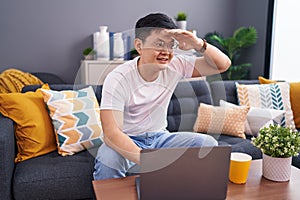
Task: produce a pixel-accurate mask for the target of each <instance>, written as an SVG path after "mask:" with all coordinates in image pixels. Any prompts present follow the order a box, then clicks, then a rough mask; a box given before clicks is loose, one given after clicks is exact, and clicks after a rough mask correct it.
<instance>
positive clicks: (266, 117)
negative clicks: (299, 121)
mask: <svg viewBox="0 0 300 200" xmlns="http://www.w3.org/2000/svg"><path fill="white" fill-rule="evenodd" d="M220 106H221V107H239V105H235V104H233V103H229V102H227V101H224V100H220ZM284 114H285V111H283V110H275V109H268V108H257V107H250V110H249V112H248V114H247V121H246V124H245V134H247V135H253V136H257V133H258V132H259V130H260V129H261V128H263V127H265V126H268V125H269V124H273V122H275V123H277V124H280V123H281V120H282V118H283V116H284Z"/></svg>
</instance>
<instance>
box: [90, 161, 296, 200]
mask: <svg viewBox="0 0 300 200" xmlns="http://www.w3.org/2000/svg"><path fill="white" fill-rule="evenodd" d="M261 165H262V160H253V161H252V163H251V166H250V171H249V175H248V180H247V183H246V184H243V185H238V184H234V183H231V182H229V183H228V190H227V199H228V200H230V199H243V200H247V199H251V200H253V199H255V200H257V199H273V200H277V199H278V200H282V199H289V200H294V199H295V200H298V199H300V192H299V190H300V169H298V168H296V167H294V166H293V167H292V174H291V179H290V181H288V182H274V181H269V180H267V179H265V178H263V177H262V167H261ZM135 177H136V176H129V177H125V178H118V179H107V180H101V181H93V187H94V191H95V195H96V198H97V199H98V200H106V199H107V200H114V199H116V200H117V199H118V200H119V199H122V200H127V199H128V200H135V199H137V195H136V187H135Z"/></svg>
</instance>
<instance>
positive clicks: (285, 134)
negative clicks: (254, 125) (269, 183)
mask: <svg viewBox="0 0 300 200" xmlns="http://www.w3.org/2000/svg"><path fill="white" fill-rule="evenodd" d="M252 143H253V144H254V146H256V147H258V148H260V149H261V150H262V153H263V165H262V167H263V169H262V170H263V176H264V177H265V178H267V179H269V180H273V181H279V182H281V181H289V180H290V175H291V165H292V157H293V156H298V155H299V152H300V134H299V132H297V131H293V130H292V129H291V128H289V127H283V126H280V125H278V124H271V125H269V127H264V128H262V129H260V131H259V134H258V136H257V137H256V138H252Z"/></svg>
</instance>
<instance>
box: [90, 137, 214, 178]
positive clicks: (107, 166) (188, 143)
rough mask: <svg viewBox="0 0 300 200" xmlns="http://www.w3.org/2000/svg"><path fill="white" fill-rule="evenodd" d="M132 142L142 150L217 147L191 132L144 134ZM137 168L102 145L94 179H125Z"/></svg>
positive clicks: (209, 138) (208, 139)
mask: <svg viewBox="0 0 300 200" xmlns="http://www.w3.org/2000/svg"><path fill="white" fill-rule="evenodd" d="M130 138H131V139H132V140H133V142H134V143H135V144H136V145H137V146H139V147H140V148H142V149H152V148H169V147H202V146H217V145H218V143H217V141H216V140H215V139H214V138H213V137H211V136H210V135H205V134H201V133H193V132H176V133H170V132H168V131H164V132H155V133H144V134H140V135H138V136H130ZM138 169H139V166H137V164H136V163H134V162H132V161H130V160H128V159H126V158H124V157H123V156H122V155H120V154H119V153H118V152H116V151H115V150H114V149H112V148H110V147H109V146H107V145H106V144H105V143H103V144H102V145H101V146H100V147H99V149H98V152H97V157H96V159H95V170H94V173H93V175H94V179H95V180H102V179H108V178H120V177H125V176H126V174H128V173H138Z"/></svg>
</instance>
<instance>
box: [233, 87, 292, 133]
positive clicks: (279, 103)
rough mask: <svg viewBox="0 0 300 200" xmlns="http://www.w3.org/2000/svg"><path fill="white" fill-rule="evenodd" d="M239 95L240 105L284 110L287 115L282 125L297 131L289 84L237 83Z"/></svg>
mask: <svg viewBox="0 0 300 200" xmlns="http://www.w3.org/2000/svg"><path fill="white" fill-rule="evenodd" d="M237 93H238V101H239V105H247V106H254V107H260V108H270V109H276V110H284V111H285V115H284V118H283V120H282V121H281V125H282V126H289V127H291V128H292V129H295V123H294V120H293V112H292V109H291V102H290V86H289V83H287V82H282V83H274V84H266V85H260V84H253V85H243V84H238V83H237Z"/></svg>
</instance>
